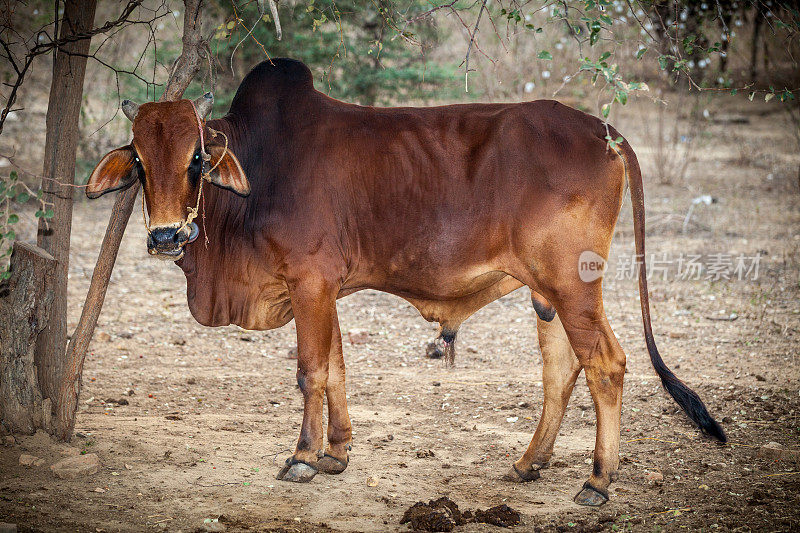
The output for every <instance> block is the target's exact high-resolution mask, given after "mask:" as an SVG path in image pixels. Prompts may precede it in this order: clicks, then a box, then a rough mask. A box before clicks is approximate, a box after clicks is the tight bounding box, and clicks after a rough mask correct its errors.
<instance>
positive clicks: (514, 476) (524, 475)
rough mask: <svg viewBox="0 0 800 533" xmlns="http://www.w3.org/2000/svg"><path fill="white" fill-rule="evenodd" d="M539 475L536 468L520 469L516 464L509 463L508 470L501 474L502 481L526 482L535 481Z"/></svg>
mask: <svg viewBox="0 0 800 533" xmlns="http://www.w3.org/2000/svg"><path fill="white" fill-rule="evenodd" d="M541 476H542V475H541V474H540V473H539V471H538V470H520V469H519V468H517V465H511V468H510V469H509V470H508V472H506V473H505V474H504V475H503V481H511V482H512V483H527V482H528V481H536V480H537V479H539V478H540V477H541Z"/></svg>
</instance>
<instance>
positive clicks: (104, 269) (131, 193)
mask: <svg viewBox="0 0 800 533" xmlns="http://www.w3.org/2000/svg"><path fill="white" fill-rule="evenodd" d="M201 3H202V0H184V7H185V12H184V16H183V39H182V41H183V51H182V52H181V55H180V57H178V59H177V61H176V62H175V66H174V67H173V69H172V74H171V75H170V78H169V80H168V82H167V86H166V88H165V89H164V93H163V94H162V95H161V98H160V100H162V101H163V100H178V99H179V98H181V96H183V92H184V91H185V90H186V87H188V86H189V82H190V81H191V80H192V78H194V75H195V74H197V72H198V71H199V70H200V59H201V52H202V51H203V50H204V46H205V45H204V42H203V39H202V35H201V32H200V5H201ZM139 188H140V185H139V183H138V182H137V183H135V184H134V185H133V186H131V187H130V188H128V189H127V190H125V191H121V192H119V193H118V194H117V198H116V200H115V202H114V208H113V210H112V212H111V219H110V220H109V222H108V227H107V228H106V234H105V237H104V238H103V245H102V247H101V248H100V254H99V255H98V257H97V264H96V266H95V269H94V272H93V273H92V281H91V283H90V285H89V292H88V293H87V295H86V301H85V303H84V305H83V312H82V313H81V318H80V321H79V322H78V326H77V327H76V328H75V333H73V335H72V338H71V339H70V342H69V346H68V347H67V354H66V366H65V373H64V377H63V379H62V380H61V384H60V390H59V393H58V399H59V401H58V402H57V404H56V437H57V438H59V439H61V440H69V439H70V438H71V437H72V431H73V429H74V428H75V411H76V409H77V406H78V395H79V394H80V389H81V375H82V374H83V363H84V360H85V358H86V351H87V349H88V348H89V342H90V341H91V339H92V334H93V333H94V328H95V326H96V325H97V320H98V318H99V317H100V310H101V309H102V308H103V302H104V301H105V297H106V290H107V289H108V281H109V279H110V278H111V272H112V270H113V269H114V262H115V261H116V259H117V253H118V252H119V245H120V242H121V241H122V236H123V235H124V233H125V228H126V227H127V225H128V219H129V218H130V216H131V212H132V211H133V206H134V203H135V202H136V195H137V193H138V191H139Z"/></svg>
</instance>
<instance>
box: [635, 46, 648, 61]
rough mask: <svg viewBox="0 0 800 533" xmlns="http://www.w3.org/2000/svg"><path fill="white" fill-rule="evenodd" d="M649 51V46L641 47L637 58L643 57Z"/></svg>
mask: <svg viewBox="0 0 800 533" xmlns="http://www.w3.org/2000/svg"><path fill="white" fill-rule="evenodd" d="M646 52H647V48H639V50H638V51H637V52H636V59H641V58H642V56H643V55H644V54H645V53H646Z"/></svg>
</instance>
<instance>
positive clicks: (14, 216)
mask: <svg viewBox="0 0 800 533" xmlns="http://www.w3.org/2000/svg"><path fill="white" fill-rule="evenodd" d="M17 222H19V215H17V214H16V213H11V214H10V215H8V223H9V224H16V223H17Z"/></svg>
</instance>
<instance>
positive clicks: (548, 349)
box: [504, 313, 581, 482]
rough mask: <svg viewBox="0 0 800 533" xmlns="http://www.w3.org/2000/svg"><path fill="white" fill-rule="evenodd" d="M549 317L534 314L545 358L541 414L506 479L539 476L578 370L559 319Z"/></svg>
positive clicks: (522, 479)
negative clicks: (529, 440)
mask: <svg viewBox="0 0 800 533" xmlns="http://www.w3.org/2000/svg"><path fill="white" fill-rule="evenodd" d="M537 314H538V313H537ZM550 320H551V321H549V322H548V321H545V320H542V319H541V318H538V317H537V323H536V325H537V328H538V331H539V347H540V349H541V351H542V359H543V361H544V367H543V369H542V383H543V385H544V405H543V407H542V417H541V418H540V419H539V425H538V426H537V427H536V432H535V433H534V434H533V439H532V440H531V443H530V445H529V446H528V449H527V451H526V452H525V454H524V455H523V456H522V457H521V458H520V459H519V461H517V462H516V463H514V465H513V467H512V469H511V471H509V472H508V473H507V474H506V475H505V476H504V479H506V480H508V481H517V482H519V481H533V480H535V479H538V478H539V470H540V469H542V468H544V467H545V466H546V465H547V463H548V462H549V461H550V457H551V456H552V455H553V445H554V444H555V441H556V436H558V430H559V428H560V427H561V420H562V419H563V418H564V411H565V410H566V408H567V403H568V402H569V397H570V395H571V394H572V389H573V387H574V386H575V380H576V379H577V378H578V374H580V372H581V367H580V365H579V364H578V359H577V358H576V357H575V352H574V351H573V350H572V346H570V343H569V340H568V339H567V334H566V332H565V331H564V327H563V326H562V325H561V320H560V319H559V318H558V317H557V316H556V317H555V318H553V315H551V316H550Z"/></svg>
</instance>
